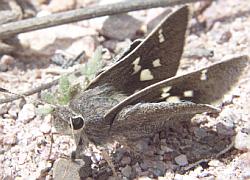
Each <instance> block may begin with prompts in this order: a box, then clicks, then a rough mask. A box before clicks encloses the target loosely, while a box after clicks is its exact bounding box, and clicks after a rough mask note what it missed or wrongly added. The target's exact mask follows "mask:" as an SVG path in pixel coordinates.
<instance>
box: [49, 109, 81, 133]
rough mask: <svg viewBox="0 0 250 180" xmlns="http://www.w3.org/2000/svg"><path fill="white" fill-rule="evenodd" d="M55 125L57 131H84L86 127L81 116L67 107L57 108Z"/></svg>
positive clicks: (54, 114)
mask: <svg viewBox="0 0 250 180" xmlns="http://www.w3.org/2000/svg"><path fill="white" fill-rule="evenodd" d="M53 117H54V123H53V124H54V125H55V128H56V129H57V131H59V132H60V131H62V132H64V133H65V132H69V133H72V132H75V131H79V130H82V129H83V128H84V126H85V120H84V118H83V117H82V115H81V114H78V113H76V112H74V111H73V110H72V109H70V108H68V107H67V106H57V107H56V108H55V109H54V112H53Z"/></svg>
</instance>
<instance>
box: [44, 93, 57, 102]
mask: <svg viewBox="0 0 250 180" xmlns="http://www.w3.org/2000/svg"><path fill="white" fill-rule="evenodd" d="M41 99H42V100H43V101H45V102H47V103H49V104H54V103H55V101H56V98H55V95H54V94H52V93H50V92H42V93H41Z"/></svg>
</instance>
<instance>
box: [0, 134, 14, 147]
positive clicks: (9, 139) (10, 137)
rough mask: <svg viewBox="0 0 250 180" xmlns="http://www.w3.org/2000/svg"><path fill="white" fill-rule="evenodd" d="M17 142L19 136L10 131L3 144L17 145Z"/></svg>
mask: <svg viewBox="0 0 250 180" xmlns="http://www.w3.org/2000/svg"><path fill="white" fill-rule="evenodd" d="M16 143H17V136H16V134H15V133H14V134H13V133H12V134H11V133H10V134H8V135H6V136H4V138H3V144H5V145H15V144H16Z"/></svg>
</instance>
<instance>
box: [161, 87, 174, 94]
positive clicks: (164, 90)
mask: <svg viewBox="0 0 250 180" xmlns="http://www.w3.org/2000/svg"><path fill="white" fill-rule="evenodd" d="M171 88H172V87H171V86H167V87H164V88H162V92H165V93H167V92H168V91H170V89H171Z"/></svg>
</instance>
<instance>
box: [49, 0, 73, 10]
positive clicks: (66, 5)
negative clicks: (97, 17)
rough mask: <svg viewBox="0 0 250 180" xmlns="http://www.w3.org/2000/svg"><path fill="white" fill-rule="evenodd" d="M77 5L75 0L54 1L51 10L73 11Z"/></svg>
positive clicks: (50, 6) (50, 4) (51, 3)
mask: <svg viewBox="0 0 250 180" xmlns="http://www.w3.org/2000/svg"><path fill="white" fill-rule="evenodd" d="M75 5H76V1H75V0H52V1H50V3H49V9H50V11H51V12H61V11H66V10H71V9H73V8H74V7H75Z"/></svg>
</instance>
